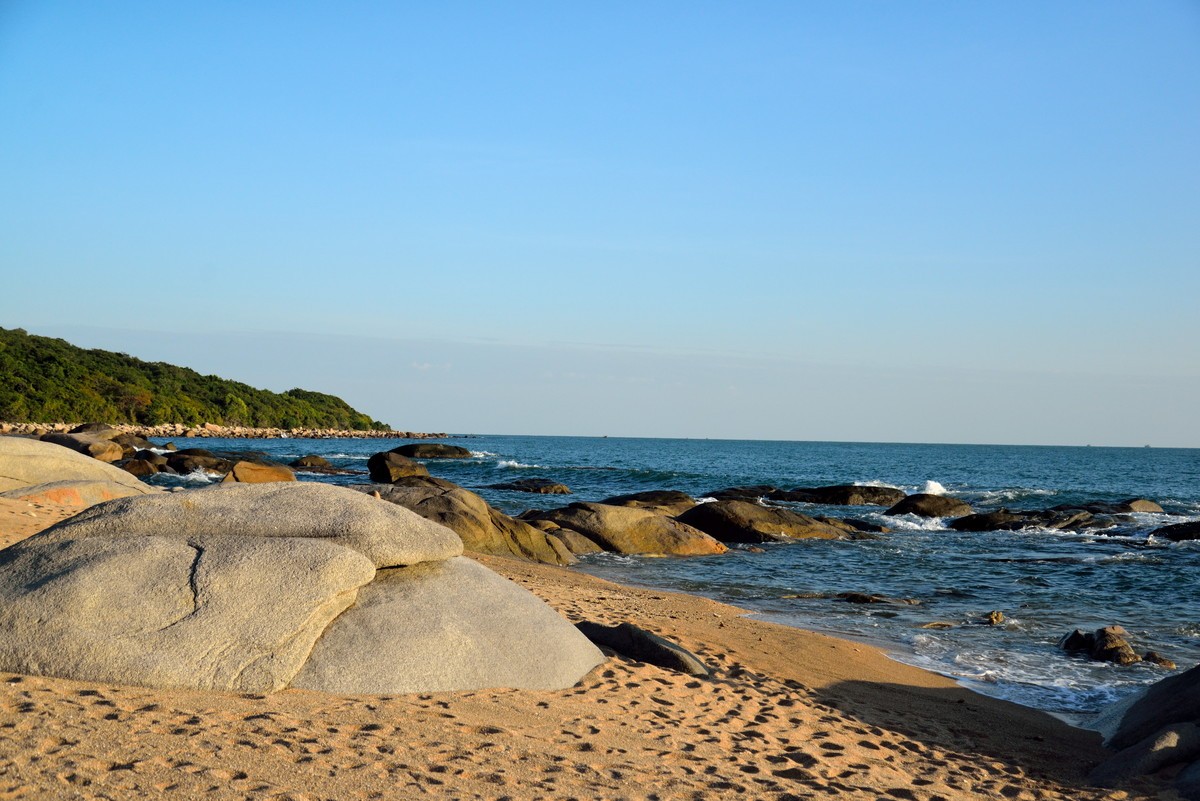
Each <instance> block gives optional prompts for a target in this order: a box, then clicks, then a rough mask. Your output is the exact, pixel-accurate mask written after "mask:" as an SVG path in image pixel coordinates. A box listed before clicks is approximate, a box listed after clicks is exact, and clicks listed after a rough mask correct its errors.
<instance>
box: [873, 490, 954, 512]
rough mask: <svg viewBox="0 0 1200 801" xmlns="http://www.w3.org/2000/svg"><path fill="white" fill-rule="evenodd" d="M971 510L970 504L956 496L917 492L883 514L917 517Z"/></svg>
mask: <svg viewBox="0 0 1200 801" xmlns="http://www.w3.org/2000/svg"><path fill="white" fill-rule="evenodd" d="M971 511H972V510H971V506H970V504H968V503H966V502H965V501H960V500H959V499H958V498H951V497H949V496H947V495H930V494H929V493H925V492H918V493H917V494H916V495H909V496H908V497H906V498H904V500H902V501H900V502H899V503H897V504H896V505H895V506H893V507H892V508H891V509H888V510H887V511H886V512H884V514H885V515H917V516H918V517H962V516H964V515H969V514H971Z"/></svg>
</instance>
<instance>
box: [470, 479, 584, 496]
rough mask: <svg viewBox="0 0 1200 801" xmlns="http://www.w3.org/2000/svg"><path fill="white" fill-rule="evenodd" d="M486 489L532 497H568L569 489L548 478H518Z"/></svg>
mask: <svg viewBox="0 0 1200 801" xmlns="http://www.w3.org/2000/svg"><path fill="white" fill-rule="evenodd" d="M487 488H488V489H499V490H509V491H511V492H529V493H533V494H534V495H570V494H571V488H570V487H568V486H567V485H566V484H560V483H559V482H557V481H553V480H551V479H548V478H520V479H517V480H516V481H506V482H503V483H501V484H488V485H487Z"/></svg>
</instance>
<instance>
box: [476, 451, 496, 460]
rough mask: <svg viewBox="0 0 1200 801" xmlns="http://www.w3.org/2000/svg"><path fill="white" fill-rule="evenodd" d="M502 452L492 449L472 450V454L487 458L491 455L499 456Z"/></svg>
mask: <svg viewBox="0 0 1200 801" xmlns="http://www.w3.org/2000/svg"><path fill="white" fill-rule="evenodd" d="M499 455H500V454H497V453H492V452H491V451H471V456H473V457H475V458H476V459H486V458H487V457H489V456H499Z"/></svg>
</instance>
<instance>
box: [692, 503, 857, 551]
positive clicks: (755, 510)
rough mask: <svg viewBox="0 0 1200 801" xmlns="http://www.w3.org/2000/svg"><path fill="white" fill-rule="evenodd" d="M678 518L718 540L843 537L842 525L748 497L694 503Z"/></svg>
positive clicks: (846, 535) (836, 538)
mask: <svg viewBox="0 0 1200 801" xmlns="http://www.w3.org/2000/svg"><path fill="white" fill-rule="evenodd" d="M677 520H679V522H681V523H686V524H688V525H689V526H694V527H695V528H698V529H700V530H701V531H703V532H704V533H706V534H710V535H711V536H713V537H715V538H716V539H718V540H720V541H721V542H779V541H784V540H798V539H813V538H816V539H825V540H843V539H847V538H848V537H849V536H850V535H849V534H848V532H847V531H846V530H844V529H842V528H838V527H835V526H831V525H829V524H828V523H822V522H820V521H817V520H814V519H813V518H811V517H808V516H807V515H802V514H799V513H797V512H793V511H792V510H791V509H783V508H779V507H767V506H760V505H759V504H757V503H751V502H749V501H713V502H712V503H702V504H699V505H697V506H693V507H692V508H691V509H689V510H688V511H686V512H684V513H683V514H681V515H680V516H679V517H678V518H677Z"/></svg>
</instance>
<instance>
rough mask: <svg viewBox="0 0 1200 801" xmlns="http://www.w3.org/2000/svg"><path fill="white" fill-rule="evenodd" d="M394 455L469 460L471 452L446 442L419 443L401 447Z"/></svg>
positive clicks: (414, 457) (413, 457)
mask: <svg viewBox="0 0 1200 801" xmlns="http://www.w3.org/2000/svg"><path fill="white" fill-rule="evenodd" d="M392 453H398V454H400V455H401V456H407V457H408V458H410V459H469V458H471V452H470V451H469V450H467V449H466V448H463V447H461V446H459V445H447V444H445V443H444V442H417V443H413V444H412V445H401V446H400V447H399V448H395V449H394V450H393V451H392Z"/></svg>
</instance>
